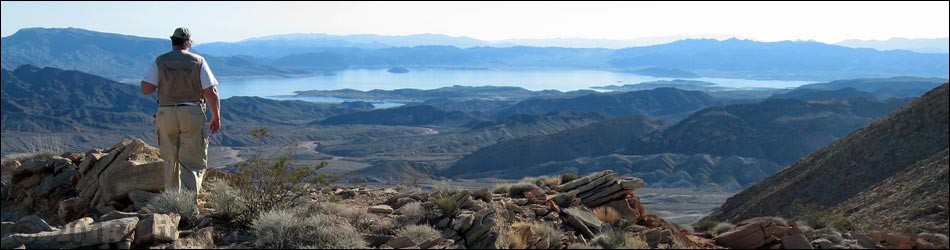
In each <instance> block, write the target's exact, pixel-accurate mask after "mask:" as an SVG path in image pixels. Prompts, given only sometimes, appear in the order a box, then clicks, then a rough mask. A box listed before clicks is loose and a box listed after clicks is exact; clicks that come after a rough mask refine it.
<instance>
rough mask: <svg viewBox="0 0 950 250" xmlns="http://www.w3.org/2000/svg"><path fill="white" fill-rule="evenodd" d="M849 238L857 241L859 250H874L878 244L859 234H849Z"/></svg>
mask: <svg viewBox="0 0 950 250" xmlns="http://www.w3.org/2000/svg"><path fill="white" fill-rule="evenodd" d="M851 237H853V238H854V240H856V241H858V246H859V247H861V248H864V249H876V248H877V243H878V242H877V241H875V240H872V239H871V238H870V237H868V236H867V235H864V234H859V233H851Z"/></svg>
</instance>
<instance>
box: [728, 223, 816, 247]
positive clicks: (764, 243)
mask: <svg viewBox="0 0 950 250" xmlns="http://www.w3.org/2000/svg"><path fill="white" fill-rule="evenodd" d="M801 233H802V232H801V231H800V230H799V229H797V228H794V227H786V226H781V225H779V224H778V223H776V221H775V220H773V219H771V218H766V217H760V218H752V219H748V220H745V221H743V222H741V223H739V224H737V225H736V228H735V229H734V230H732V231H729V232H726V233H723V234H721V235H719V236H716V238H715V240H716V244H719V245H721V246H725V247H728V248H738V249H755V248H770V247H771V246H773V245H781V244H783V243H784V242H783V241H782V239H783V237H786V236H792V237H794V238H793V239H794V240H800V239H798V238H797V236H795V235H799V236H800V235H801ZM795 242H796V243H799V242H798V241H795Z"/></svg>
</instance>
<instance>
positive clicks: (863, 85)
mask: <svg viewBox="0 0 950 250" xmlns="http://www.w3.org/2000/svg"><path fill="white" fill-rule="evenodd" d="M945 82H947V79H942V78H923V77H890V78H864V79H849V80H835V81H831V82H827V83H813V84H806V85H802V86H800V87H798V89H817V90H837V89H844V88H854V89H856V90H859V91H864V92H869V93H871V94H872V95H874V97H876V98H878V99H887V98H892V97H898V98H903V97H918V96H920V95H923V94H924V93H926V92H927V91H929V90H931V89H933V88H936V87H937V86H940V85H941V84H943V83H945Z"/></svg>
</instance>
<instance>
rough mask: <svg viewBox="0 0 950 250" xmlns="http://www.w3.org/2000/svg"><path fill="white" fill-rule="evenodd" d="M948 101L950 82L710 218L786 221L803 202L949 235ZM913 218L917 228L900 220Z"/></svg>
mask: <svg viewBox="0 0 950 250" xmlns="http://www.w3.org/2000/svg"><path fill="white" fill-rule="evenodd" d="M948 98H950V85H948V84H947V83H945V84H943V85H941V86H940V87H937V88H935V89H933V90H931V91H930V92H928V93H926V94H924V95H923V96H922V97H920V98H918V99H916V100H914V101H913V102H911V103H909V104H907V105H905V106H903V107H901V108H900V109H898V110H897V111H894V112H892V113H890V114H888V115H887V116H886V117H884V118H882V119H880V120H878V121H876V122H874V123H872V124H870V125H868V126H866V127H864V128H861V129H859V130H857V131H854V132H853V133H850V134H849V135H848V136H846V137H844V138H842V139H840V140H837V141H835V142H834V143H833V144H831V145H828V146H827V147H824V148H822V149H821V150H818V151H815V152H813V153H811V154H809V155H808V156H806V157H804V158H802V159H801V160H799V161H798V162H796V163H795V164H793V165H791V166H789V167H788V168H786V169H784V170H782V171H781V172H779V173H777V174H775V175H774V176H772V177H769V178H768V179H765V180H763V181H761V182H759V183H758V184H756V185H754V186H752V187H750V188H749V189H747V190H745V191H743V192H741V193H739V194H736V195H735V196H733V197H732V198H729V199H728V200H727V201H726V203H725V204H723V205H722V207H720V209H719V210H718V211H716V212H714V213H713V214H712V215H710V217H711V218H713V219H717V220H721V221H741V220H744V219H747V218H752V217H757V216H773V215H783V216H788V215H790V214H791V213H792V212H793V211H791V209H792V206H790V205H791V204H792V203H793V202H796V201H798V202H801V203H804V204H814V205H817V206H819V207H821V208H825V209H832V208H835V207H836V206H837V210H835V211H837V212H838V213H842V214H844V215H848V216H850V217H851V218H852V219H853V220H855V221H856V222H857V223H859V224H860V225H869V226H870V227H871V228H872V229H873V228H899V229H901V230H902V231H931V232H934V231H936V232H940V233H944V234H946V233H947V220H946V219H947V208H946V204H947V203H946V202H947V195H948V194H947V192H948V190H947V186H946V185H947V184H946V183H947V181H946V180H947V171H948V169H947V168H948V167H947V165H946V156H947V155H946V153H947V148H948V146H950V145H948V143H950V112H948V109H950V103H948ZM931 181H932V182H931ZM882 192H883V193H882ZM884 195H886V197H885V196H884ZM941 206H943V207H941ZM880 215H893V216H895V217H877V216H880ZM908 216H910V217H908ZM909 219H910V221H911V222H914V223H907V224H901V223H900V222H902V221H908V220H909ZM882 220H884V222H882ZM895 222H896V223H897V224H895Z"/></svg>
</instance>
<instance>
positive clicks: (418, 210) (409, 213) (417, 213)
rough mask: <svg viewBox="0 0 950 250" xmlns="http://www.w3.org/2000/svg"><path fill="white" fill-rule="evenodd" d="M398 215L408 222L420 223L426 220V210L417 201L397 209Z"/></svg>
mask: <svg viewBox="0 0 950 250" xmlns="http://www.w3.org/2000/svg"><path fill="white" fill-rule="evenodd" d="M399 213H401V214H402V216H404V217H406V218H407V219H408V220H410V221H421V220H423V219H425V218H426V210H425V209H424V208H422V203H419V202H418V201H414V202H410V203H409V204H406V205H403V206H402V207H401V208H399Z"/></svg>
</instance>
